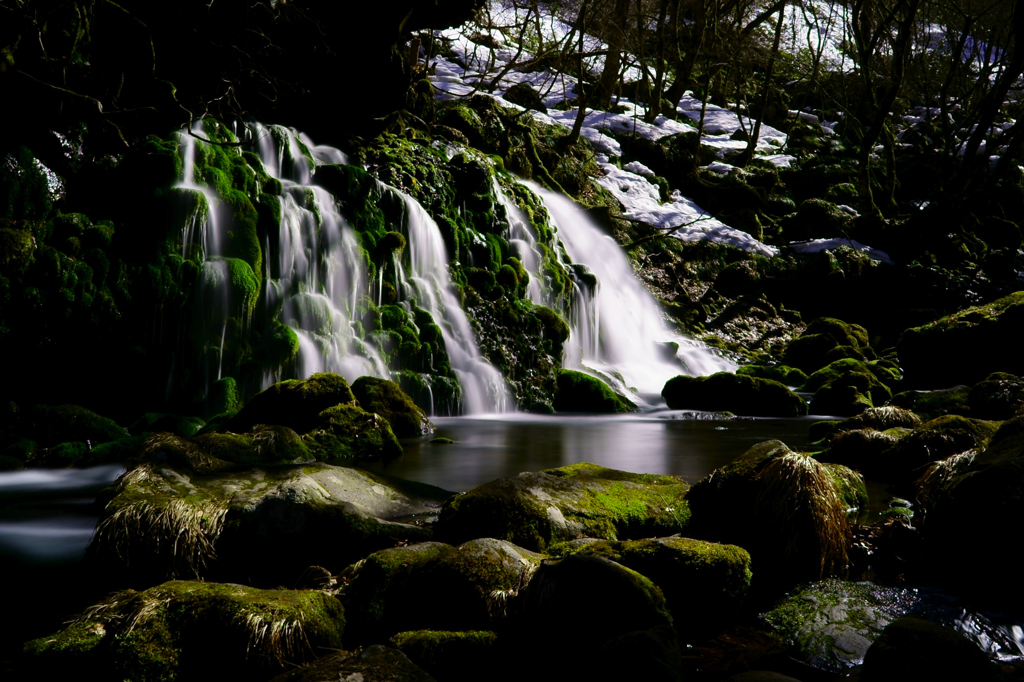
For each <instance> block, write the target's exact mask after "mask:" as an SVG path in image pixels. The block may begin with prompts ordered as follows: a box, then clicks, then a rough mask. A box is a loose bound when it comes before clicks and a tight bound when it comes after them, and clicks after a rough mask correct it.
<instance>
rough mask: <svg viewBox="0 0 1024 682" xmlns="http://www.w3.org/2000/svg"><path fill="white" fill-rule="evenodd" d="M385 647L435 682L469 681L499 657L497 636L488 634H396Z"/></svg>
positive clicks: (435, 632)
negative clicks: (402, 655) (433, 677)
mask: <svg viewBox="0 0 1024 682" xmlns="http://www.w3.org/2000/svg"><path fill="white" fill-rule="evenodd" d="M389 644H390V645H391V646H393V647H395V648H396V649H398V650H399V651H401V652H402V653H403V654H405V655H406V656H408V657H409V660H411V661H412V662H413V663H415V664H416V665H418V666H420V667H421V668H423V670H425V671H427V672H428V673H430V674H431V675H433V676H435V677H437V678H438V679H446V680H453V679H469V678H470V677H472V676H473V673H469V671H479V670H482V669H486V668H487V667H488V666H490V665H491V664H493V661H494V658H495V656H497V655H499V650H498V636H497V635H496V634H495V633H494V632H491V631H489V630H469V631H461V632H450V631H440V630H414V631H411V632H400V633H398V634H397V635H395V636H394V637H392V638H391V640H390V642H389Z"/></svg>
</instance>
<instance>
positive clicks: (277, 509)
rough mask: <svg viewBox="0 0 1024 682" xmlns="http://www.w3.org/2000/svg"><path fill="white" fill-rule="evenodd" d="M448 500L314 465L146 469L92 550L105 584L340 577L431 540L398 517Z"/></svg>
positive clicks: (126, 487)
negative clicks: (310, 573) (328, 573)
mask: <svg viewBox="0 0 1024 682" xmlns="http://www.w3.org/2000/svg"><path fill="white" fill-rule="evenodd" d="M449 495H450V493H448V492H446V491H443V490H441V489H439V488H434V487H432V486H428V485H424V484H419V483H412V482H409V481H401V480H398V479H385V478H383V477H380V476H378V475H375V474H370V473H368V472H364V471H359V470H357V469H349V468H344V467H335V466H330V465H327V464H318V463H310V464H306V465H304V466H299V467H287V468H277V469H263V468H261V469H253V470H245V471H227V472H219V473H209V474H200V473H195V472H193V471H190V470H188V469H185V468H175V467H172V466H169V465H168V464H166V463H156V462H149V463H145V464H141V465H139V466H137V467H136V468H134V469H133V470H132V471H130V472H129V473H128V474H126V475H125V476H123V477H122V478H121V480H120V481H119V483H118V485H117V488H116V493H115V495H114V497H113V499H112V500H111V501H110V502H109V503H108V504H107V506H106V509H105V510H104V512H103V516H102V517H101V520H100V522H99V525H98V526H97V528H96V533H95V535H94V537H93V540H92V543H91V545H90V547H89V559H90V562H91V564H92V565H93V566H94V567H96V568H97V569H99V570H100V571H101V574H102V575H103V576H104V577H105V578H107V579H111V580H113V579H118V578H119V579H121V580H125V581H128V584H136V585H137V584H140V583H141V584H145V583H147V582H148V583H149V584H152V582H155V581H159V580H163V579H167V578H182V577H187V578H192V577H202V578H219V579H227V580H242V579H244V580H247V581H252V582H254V583H256V584H292V583H293V582H294V581H295V580H296V579H297V578H298V577H299V575H300V574H301V573H302V571H303V570H304V569H305V568H307V567H308V566H313V565H317V566H325V567H328V569H329V570H332V571H340V570H341V569H342V568H343V567H344V566H347V565H349V564H350V563H352V562H353V561H356V560H358V559H360V558H362V557H363V556H366V555H367V554H369V553H370V552H373V551H376V550H379V549H384V548H387V547H392V546H394V545H395V544H396V543H402V542H418V541H423V540H427V539H429V536H430V531H429V529H427V528H426V527H423V526H420V525H415V524H412V523H403V522H398V521H394V520H393V519H398V518H408V517H411V516H414V515H419V516H421V517H428V518H429V517H432V515H433V514H434V513H436V511H437V508H438V507H439V506H440V504H441V502H443V501H444V499H445V498H446V497H447V496H449Z"/></svg>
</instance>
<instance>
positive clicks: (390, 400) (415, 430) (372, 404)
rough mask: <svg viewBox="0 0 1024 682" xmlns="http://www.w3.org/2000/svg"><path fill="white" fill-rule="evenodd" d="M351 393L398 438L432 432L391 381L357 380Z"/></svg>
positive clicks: (420, 410) (417, 411)
mask: <svg viewBox="0 0 1024 682" xmlns="http://www.w3.org/2000/svg"><path fill="white" fill-rule="evenodd" d="M385 307H388V306H385ZM352 393H353V395H354V396H355V397H356V399H357V400H358V401H359V405H360V406H361V407H362V408H363V409H365V410H367V411H368V412H376V413H377V414H379V415H381V416H382V417H384V418H385V419H386V420H387V421H388V423H389V424H391V428H392V430H393V431H394V432H395V435H397V436H399V437H402V438H407V437H415V436H422V435H424V434H428V433H432V432H433V430H434V425H433V424H431V423H430V420H429V419H427V415H426V413H424V412H423V410H422V409H421V408H420V407H418V406H417V405H416V404H415V403H414V402H413V401H412V399H411V398H410V397H409V396H408V395H407V394H406V393H405V392H404V391H403V390H402V389H401V388H400V387H399V385H398V384H396V383H395V382H393V381H388V380H387V379H377V378H374V377H359V378H358V379H356V381H355V383H353V384H352Z"/></svg>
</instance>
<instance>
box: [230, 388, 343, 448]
mask: <svg viewBox="0 0 1024 682" xmlns="http://www.w3.org/2000/svg"><path fill="white" fill-rule="evenodd" d="M343 404H352V405H354V404H355V396H354V395H353V394H352V389H351V388H350V387H349V385H348V382H347V381H345V378H344V377H342V376H339V375H337V374H313V375H312V376H310V377H309V378H308V379H302V380H294V379H293V380H289V381H282V382H279V383H276V384H274V385H273V386H271V387H270V388H268V389H267V390H265V391H263V392H261V393H257V394H256V395H255V396H253V397H252V399H251V400H249V402H247V403H246V404H245V406H244V407H242V409H241V410H239V411H238V414H236V415H235V416H234V417H232V418H231V419H229V420H228V421H227V422H225V423H224V424H223V425H222V426H221V430H222V431H233V432H235V433H244V432H245V431H249V430H251V429H252V427H254V426H255V425H256V424H280V425H281V426H287V427H289V428H291V429H294V430H295V431H297V432H298V433H300V434H301V433H307V432H309V431H312V430H313V429H314V428H316V427H317V426H319V425H320V423H321V420H320V413H321V412H323V411H324V410H326V409H328V408H331V407H334V406H335V405H343Z"/></svg>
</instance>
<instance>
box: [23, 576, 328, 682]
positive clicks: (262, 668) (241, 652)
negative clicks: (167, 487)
mask: <svg viewBox="0 0 1024 682" xmlns="http://www.w3.org/2000/svg"><path fill="white" fill-rule="evenodd" d="M344 629H345V616H344V609H343V608H342V605H341V602H339V601H338V600H337V599H336V598H335V597H332V596H330V595H328V594H325V593H323V592H318V591H313V590H308V591H307V590H302V591H292V590H257V589H253V588H251V587H243V586H241V585H230V584H228V585H222V584H215V583H201V582H183V581H172V582H168V583H164V584H162V585H159V586H157V587H152V588H150V589H148V590H145V591H143V592H135V591H132V590H128V591H126V592H119V593H117V594H115V595H114V596H112V597H110V598H109V599H107V600H106V601H104V602H102V603H101V604H97V605H96V606H94V607H92V608H90V609H88V610H87V611H86V612H85V613H83V614H82V615H80V616H79V617H78V618H77V619H75V620H74V621H72V623H71V624H70V625H68V626H67V627H66V628H65V629H64V630H62V631H60V632H58V633H56V634H55V635H51V636H49V637H43V638H41V639H37V640H33V641H31V642H29V643H28V644H26V645H25V652H26V654H27V656H28V658H29V659H30V660H31V661H32V662H33V668H34V669H36V670H37V671H38V672H39V673H40V674H42V673H43V671H46V674H47V676H49V675H51V674H53V675H57V674H59V675H62V676H63V675H69V674H73V675H85V676H88V677H92V678H94V679H111V678H112V679H131V680H140V681H150V680H160V681H165V680H166V681H169V680H178V679H182V680H188V679H216V678H219V677H230V676H234V675H243V676H245V677H246V678H247V679H268V678H269V677H271V676H272V675H274V674H275V673H278V672H281V671H283V670H285V669H286V668H287V667H290V666H294V665H296V664H301V663H304V662H306V661H310V660H312V659H313V658H315V657H316V656H318V655H320V654H322V653H323V652H325V651H328V650H331V649H336V648H338V647H340V646H341V639H342V634H343V633H344Z"/></svg>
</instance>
